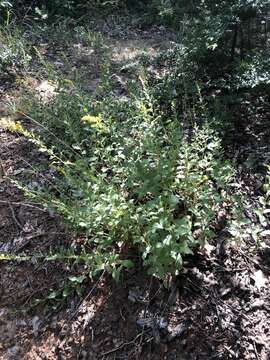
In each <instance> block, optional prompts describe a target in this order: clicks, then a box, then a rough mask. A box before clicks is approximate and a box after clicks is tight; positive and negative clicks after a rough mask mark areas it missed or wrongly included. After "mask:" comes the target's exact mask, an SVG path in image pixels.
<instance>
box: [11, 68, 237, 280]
mask: <svg viewBox="0 0 270 360" xmlns="http://www.w3.org/2000/svg"><path fill="white" fill-rule="evenodd" d="M58 81H59V84H60V85H59V86H58V88H57V91H56V95H55V98H54V99H53V101H51V102H50V103H49V104H46V103H44V102H42V101H40V100H38V99H37V98H36V97H35V95H34V94H32V95H30V94H29V95H25V96H26V97H25V98H24V99H23V100H22V104H23V109H24V110H23V111H24V113H26V114H27V115H28V116H29V117H28V120H29V119H30V121H32V122H34V124H35V130H32V131H29V130H26V129H25V128H24V127H23V126H21V125H20V124H16V125H15V129H14V130H16V131H19V132H22V133H23V134H24V135H25V136H27V137H28V138H29V139H30V140H31V141H33V142H34V143H35V144H36V146H38V148H39V149H40V151H41V152H43V153H46V154H47V156H48V166H49V167H50V168H51V169H52V170H53V172H52V173H53V174H54V176H53V177H51V178H50V179H48V182H47V185H46V186H45V187H42V186H40V187H38V188H37V189H33V188H32V187H27V184H24V185H22V184H18V185H19V186H20V187H22V188H23V190H24V191H25V193H26V194H27V195H28V196H29V197H30V198H31V199H32V200H34V201H37V202H38V203H40V204H42V205H43V206H44V207H45V208H48V209H50V210H52V211H55V212H56V213H58V214H61V215H62V217H63V218H64V219H65V220H66V222H67V224H68V226H70V227H71V228H72V229H73V230H76V231H77V232H78V233H83V234H84V235H85V236H86V240H85V242H84V244H83V246H81V247H80V248H79V249H77V248H76V249H73V250H76V253H77V254H78V255H77V256H78V259H80V261H83V262H84V263H86V265H87V268H88V271H89V273H90V274H96V273H98V272H99V271H104V270H106V271H108V272H109V273H111V274H112V275H113V277H114V278H116V279H118V278H119V275H120V272H121V270H122V269H123V268H129V267H132V266H134V264H135V263H136V265H138V263H139V264H140V265H141V266H144V267H145V268H146V269H147V270H148V272H149V273H150V274H153V275H155V276H156V277H158V278H160V279H162V280H165V279H166V278H167V276H168V275H173V276H175V275H177V274H179V272H180V271H181V269H182V266H183V258H185V256H186V255H190V254H193V253H194V251H197V249H198V248H199V247H200V246H202V245H203V244H205V242H207V241H209V240H210V239H213V238H214V237H215V236H216V230H215V226H216V223H217V213H218V211H219V210H220V209H221V208H227V209H228V211H229V212H230V209H231V206H232V203H233V201H234V200H233V197H232V195H231V190H232V187H231V185H232V184H233V181H234V171H233V169H232V167H231V165H230V164H229V163H228V162H226V161H225V160H224V159H223V154H222V147H221V142H220V139H219V138H218V135H217V133H216V132H215V131H214V130H212V129H211V126H210V125H209V122H207V121H205V123H204V124H203V125H201V126H198V125H195V124H194V125H193V129H192V131H191V134H189V135H188V134H187V133H186V132H185V130H184V128H183V126H182V125H183V121H182V118H181V114H179V115H177V116H176V115H175V116H173V117H171V118H166V117H165V116H164V114H163V113H162V112H161V110H160V107H159V106H158V105H157V100H156V99H155V98H153V96H152V94H151V92H150V89H149V86H148V83H147V80H146V78H145V77H144V76H143V75H141V76H140V77H139V79H138V81H137V82H136V83H135V82H134V83H133V85H132V86H131V89H130V92H129V94H128V96H124V97H119V98H117V97H116V96H115V95H114V93H113V90H112V87H111V84H110V79H109V77H108V75H106V74H104V77H103V80H102V81H101V85H100V89H99V90H98V91H97V92H96V93H95V95H93V96H89V94H87V93H84V92H83V91H82V90H81V89H80V87H79V86H77V85H76V84H75V83H73V84H72V86H70V82H68V83H67V82H65V81H61V80H60V79H58ZM105 93H106V97H104V94H105ZM19 109H20V106H19ZM44 171H46V169H44ZM134 251H135V253H136V254H137V255H136V256H135V259H134ZM81 253H84V254H88V255H87V256H85V255H84V256H81V257H80V254H81ZM138 256H139V262H138V260H137V257H138Z"/></svg>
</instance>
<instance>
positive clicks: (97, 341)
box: [0, 32, 270, 360]
mask: <svg viewBox="0 0 270 360" xmlns="http://www.w3.org/2000/svg"><path fill="white" fill-rule="evenodd" d="M127 36H128V34H127ZM138 36H139V35H138ZM140 36H141V38H139V39H138V38H137V39H135V40H134V39H132V41H129V40H128V38H127V39H124V40H123V41H121V40H117V44H118V47H116V46H115V47H113V48H114V50H113V54H114V55H113V57H112V58H113V60H114V61H115V62H116V63H119V62H122V61H123V60H126V59H127V58H128V59H129V60H130V59H132V60H134V58H136V54H137V53H138V51H139V52H140V51H141V46H142V44H144V47H145V41H146V40H145V39H149V38H150V39H151V40H150V42H151V44H150V45H151V46H150V45H149V48H148V50H149V49H150V50H149V51H150V52H151V51H155V48H159V46H160V38H158V39H157V41H156V42H155V41H154V40H153V32H148V33H147V32H144V33H143V34H140ZM147 41H148V40H147ZM168 41H169V40H168ZM148 44H149V42H148ZM81 60H82V58H81ZM77 61H79V60H77ZM83 61H91V58H90V60H89V59H88V60H87V59H85V58H84V59H83ZM97 67H98V66H97V65H95V69H96V68H97ZM95 71H96V70H95ZM95 79H96V80H97V81H98V75H97V74H96V73H92V76H91V77H90V87H91V89H92V88H93V86H94V82H95ZM93 81H94V82H93ZM0 86H1V87H2V101H4V100H5V97H6V93H7V92H9V91H10V89H7V86H6V84H4V83H2V84H0ZM266 120H267V117H265V118H264V125H265V122H266ZM245 146H247V144H245ZM0 159H1V169H0V171H1V176H0V252H1V253H2V254H3V253H6V254H7V253H10V252H12V253H16V254H18V255H19V254H26V255H27V254H28V255H30V256H31V254H38V253H48V252H50V251H51V250H53V249H57V248H59V247H60V246H63V247H68V245H69V244H70V243H71V242H72V241H74V237H75V238H76V235H74V234H72V233H70V231H68V230H67V229H66V228H65V226H64V225H63V224H62V221H61V219H59V218H58V217H57V216H55V215H54V214H51V213H49V212H46V211H44V210H43V209H41V208H38V207H37V206H36V205H34V204H32V203H31V202H30V201H29V200H28V199H26V198H25V197H24V195H23V194H22V192H21V191H20V190H18V189H17V187H16V186H15V185H14V184H12V182H11V181H10V178H13V179H16V180H20V178H21V177H22V176H23V177H25V176H29V181H32V182H35V181H42V177H43V176H44V175H43V174H42V173H40V174H39V173H36V172H34V174H33V172H32V171H31V170H32V167H33V166H34V165H35V164H36V163H37V162H40V161H44V162H45V161H46V158H45V157H44V158H42V157H41V155H40V153H39V152H37V151H36V150H35V148H34V147H33V145H32V144H31V143H29V141H28V140H27V139H26V138H24V137H23V136H21V135H16V134H14V133H10V132H8V131H5V130H0ZM243 184H244V185H243V187H244V186H245V188H244V189H245V190H244V191H249V192H250V194H251V197H252V196H253V197H254V198H255V199H256V197H257V191H258V190H257V185H256V181H255V182H252V181H247V182H243ZM256 221H257V220H256V219H254V223H255V222H256ZM78 236H79V235H77V237H78ZM77 240H78V239H77ZM71 272H72V271H71V270H70V269H69V268H68V266H67V265H66V264H64V263H61V262H49V261H47V262H40V261H38V260H37V258H36V257H35V256H33V258H32V259H31V260H28V261H20V262H16V261H4V260H3V261H1V264H0V278H1V286H0V359H3V360H11V359H14V360H17V359H18V360H19V359H25V360H38V359H48V360H49V359H50V360H55V359H91V360H92V359H93V360H95V359H130V360H132V359H157V360H158V359H167V360H210V359H224V360H225V359H240V360H241V359H243V360H245V359H255V360H259V359H260V360H267V359H270V287H269V285H270V284H269V281H270V247H269V244H267V241H266V243H265V244H264V246H262V247H260V248H256V246H254V244H249V243H241V244H237V243H235V242H234V241H233V240H232V239H231V238H228V236H227V234H226V232H221V233H220V235H219V236H218V237H217V238H216V239H215V240H214V241H213V242H212V243H211V244H208V245H207V246H205V248H204V249H202V250H201V252H200V253H198V255H197V256H196V257H193V258H191V259H187V261H186V266H185V271H184V272H183V273H182V275H181V276H180V277H179V279H178V280H177V282H176V283H174V284H172V288H171V289H170V290H166V289H164V288H163V287H162V286H161V284H160V283H159V282H158V281H157V280H156V279H154V278H150V277H149V276H147V275H146V274H145V273H144V272H142V271H138V270H136V269H134V270H130V271H126V272H125V273H124V274H123V275H122V277H121V279H120V282H119V283H115V282H113V281H112V280H111V279H110V278H108V277H107V276H106V275H105V274H103V275H101V276H100V277H99V278H97V279H95V281H94V282H93V283H91V282H90V281H89V283H88V284H87V286H86V287H85V289H84V292H83V294H82V295H81V296H78V295H76V294H75V293H71V295H70V296H68V297H67V299H66V300H65V301H60V302H59V304H58V305H59V307H57V309H54V308H53V305H52V303H50V301H47V302H40V303H39V304H38V305H37V306H35V307H31V305H32V304H33V303H34V302H35V300H36V299H44V298H45V297H46V296H47V295H48V294H50V291H51V290H52V289H58V288H59V287H61V285H63V284H64V280H65V279H66V277H67V276H70V273H71ZM22 310H28V311H22Z"/></svg>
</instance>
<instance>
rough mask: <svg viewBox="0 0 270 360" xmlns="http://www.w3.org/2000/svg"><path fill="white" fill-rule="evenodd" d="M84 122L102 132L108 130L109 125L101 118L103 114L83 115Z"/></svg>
mask: <svg viewBox="0 0 270 360" xmlns="http://www.w3.org/2000/svg"><path fill="white" fill-rule="evenodd" d="M81 120H82V122H84V123H86V124H88V125H90V126H91V127H92V128H93V129H96V130H98V131H101V132H106V131H108V127H107V126H106V125H105V124H104V122H103V121H102V119H101V116H100V115H98V116H92V115H85V116H83V117H82V119H81Z"/></svg>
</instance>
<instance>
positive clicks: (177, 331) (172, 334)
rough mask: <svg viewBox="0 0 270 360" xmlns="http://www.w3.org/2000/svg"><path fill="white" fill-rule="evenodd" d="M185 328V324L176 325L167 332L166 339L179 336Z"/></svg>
mask: <svg viewBox="0 0 270 360" xmlns="http://www.w3.org/2000/svg"><path fill="white" fill-rule="evenodd" d="M186 330H187V326H186V325H185V324H179V325H177V326H176V328H175V329H174V330H173V331H171V332H170V333H169V335H168V336H167V341H168V342H171V341H173V340H174V339H176V338H179V337H180V336H182V335H183V334H184V332H185V331H186Z"/></svg>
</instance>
